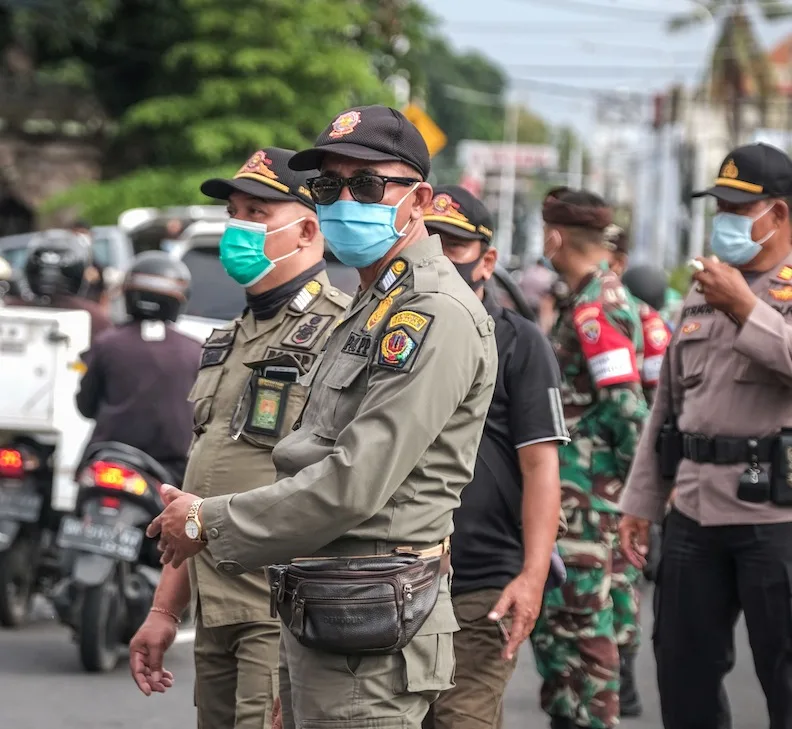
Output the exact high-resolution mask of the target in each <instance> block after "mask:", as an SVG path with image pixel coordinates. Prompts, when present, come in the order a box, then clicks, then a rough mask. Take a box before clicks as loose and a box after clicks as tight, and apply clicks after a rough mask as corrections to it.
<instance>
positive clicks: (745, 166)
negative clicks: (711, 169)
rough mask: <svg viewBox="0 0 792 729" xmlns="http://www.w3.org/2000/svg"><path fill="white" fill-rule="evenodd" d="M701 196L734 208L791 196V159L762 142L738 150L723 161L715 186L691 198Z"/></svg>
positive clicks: (696, 193) (694, 194)
mask: <svg viewBox="0 0 792 729" xmlns="http://www.w3.org/2000/svg"><path fill="white" fill-rule="evenodd" d="M704 195H712V196H713V197H716V198H718V200H723V201H724V202H727V203H733V204H734V205H741V204H744V203H751V202H756V201H757V200H765V199H766V198H769V197H786V196H788V195H792V160H791V159H790V158H789V156H788V155H787V154H785V153H784V152H782V151H781V150H780V149H778V148H777V147H773V146H771V145H769V144H763V143H761V142H760V143H758V144H746V145H745V146H743V147H737V149H735V150H732V152H731V153H730V154H729V155H728V156H727V157H726V159H725V160H723V164H721V166H720V172H719V173H718V178H717V179H716V180H715V184H714V185H713V186H712V187H710V188H708V189H707V190H702V191H700V192H695V193H693V197H703V196H704Z"/></svg>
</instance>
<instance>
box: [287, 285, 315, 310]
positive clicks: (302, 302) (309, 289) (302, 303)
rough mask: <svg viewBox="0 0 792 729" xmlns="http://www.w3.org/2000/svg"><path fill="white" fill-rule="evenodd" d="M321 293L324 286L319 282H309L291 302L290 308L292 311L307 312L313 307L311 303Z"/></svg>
mask: <svg viewBox="0 0 792 729" xmlns="http://www.w3.org/2000/svg"><path fill="white" fill-rule="evenodd" d="M321 293H322V284H320V283H319V282H318V281H309V282H308V283H307V284H305V286H303V287H302V288H301V289H300V290H299V291H298V292H297V295H296V296H295V297H294V298H293V299H292V300H291V303H290V304H289V308H290V309H291V310H292V311H298V312H299V311H305V310H306V309H307V308H308V307H309V306H310V305H311V302H312V301H313V300H314V299H315V298H316V297H317V296H319V294H321Z"/></svg>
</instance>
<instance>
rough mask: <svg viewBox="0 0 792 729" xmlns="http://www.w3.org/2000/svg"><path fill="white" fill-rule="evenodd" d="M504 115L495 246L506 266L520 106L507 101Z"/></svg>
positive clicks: (509, 238)
mask: <svg viewBox="0 0 792 729" xmlns="http://www.w3.org/2000/svg"><path fill="white" fill-rule="evenodd" d="M504 117H505V120H504V130H503V141H504V142H505V144H506V160H505V163H504V165H503V168H502V169H501V177H500V199H499V205H498V242H497V248H498V255H499V256H500V259H501V261H503V264H504V265H506V266H507V265H509V263H510V262H511V255H512V243H513V240H512V239H513V234H514V194H515V191H516V187H517V131H518V128H519V123H520V107H519V106H518V105H517V104H516V103H514V102H513V101H512V102H511V103H508V102H507V104H506V110H505V114H504Z"/></svg>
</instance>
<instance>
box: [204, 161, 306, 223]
mask: <svg viewBox="0 0 792 729" xmlns="http://www.w3.org/2000/svg"><path fill="white" fill-rule="evenodd" d="M292 157H294V151H293V150H291V149H281V148H280V147H265V148H264V149H260V150H259V151H258V152H256V153H255V154H254V155H253V156H252V157H251V158H250V159H249V160H248V161H247V162H245V164H243V165H242V167H241V168H240V169H239V172H237V173H236V174H235V175H234V177H233V179H231V180H223V179H220V178H214V179H211V180H207V181H206V182H204V183H203V185H201V192H202V193H203V194H204V195H207V196H209V197H213V198H216V199H217V200H228V197H229V195H231V193H232V192H245V193H247V194H248V195H252V196H253V197H257V198H260V199H262V200H269V201H271V202H300V203H302V204H303V205H306V206H308V207H309V208H311V210H316V205H315V204H314V201H313V198H312V197H311V191H310V190H309V189H308V185H307V184H306V181H307V180H308V177H310V175H307V174H305V173H304V172H296V171H295V170H293V169H291V168H290V167H289V160H290V159H291V158H292Z"/></svg>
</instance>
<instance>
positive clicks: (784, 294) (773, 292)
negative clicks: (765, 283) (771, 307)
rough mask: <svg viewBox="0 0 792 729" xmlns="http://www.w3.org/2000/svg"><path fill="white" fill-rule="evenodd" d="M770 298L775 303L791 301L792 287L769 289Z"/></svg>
mask: <svg viewBox="0 0 792 729" xmlns="http://www.w3.org/2000/svg"><path fill="white" fill-rule="evenodd" d="M769 293H770V296H772V297H773V298H774V299H775V300H776V301H792V286H782V287H781V288H780V289H770V292H769Z"/></svg>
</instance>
